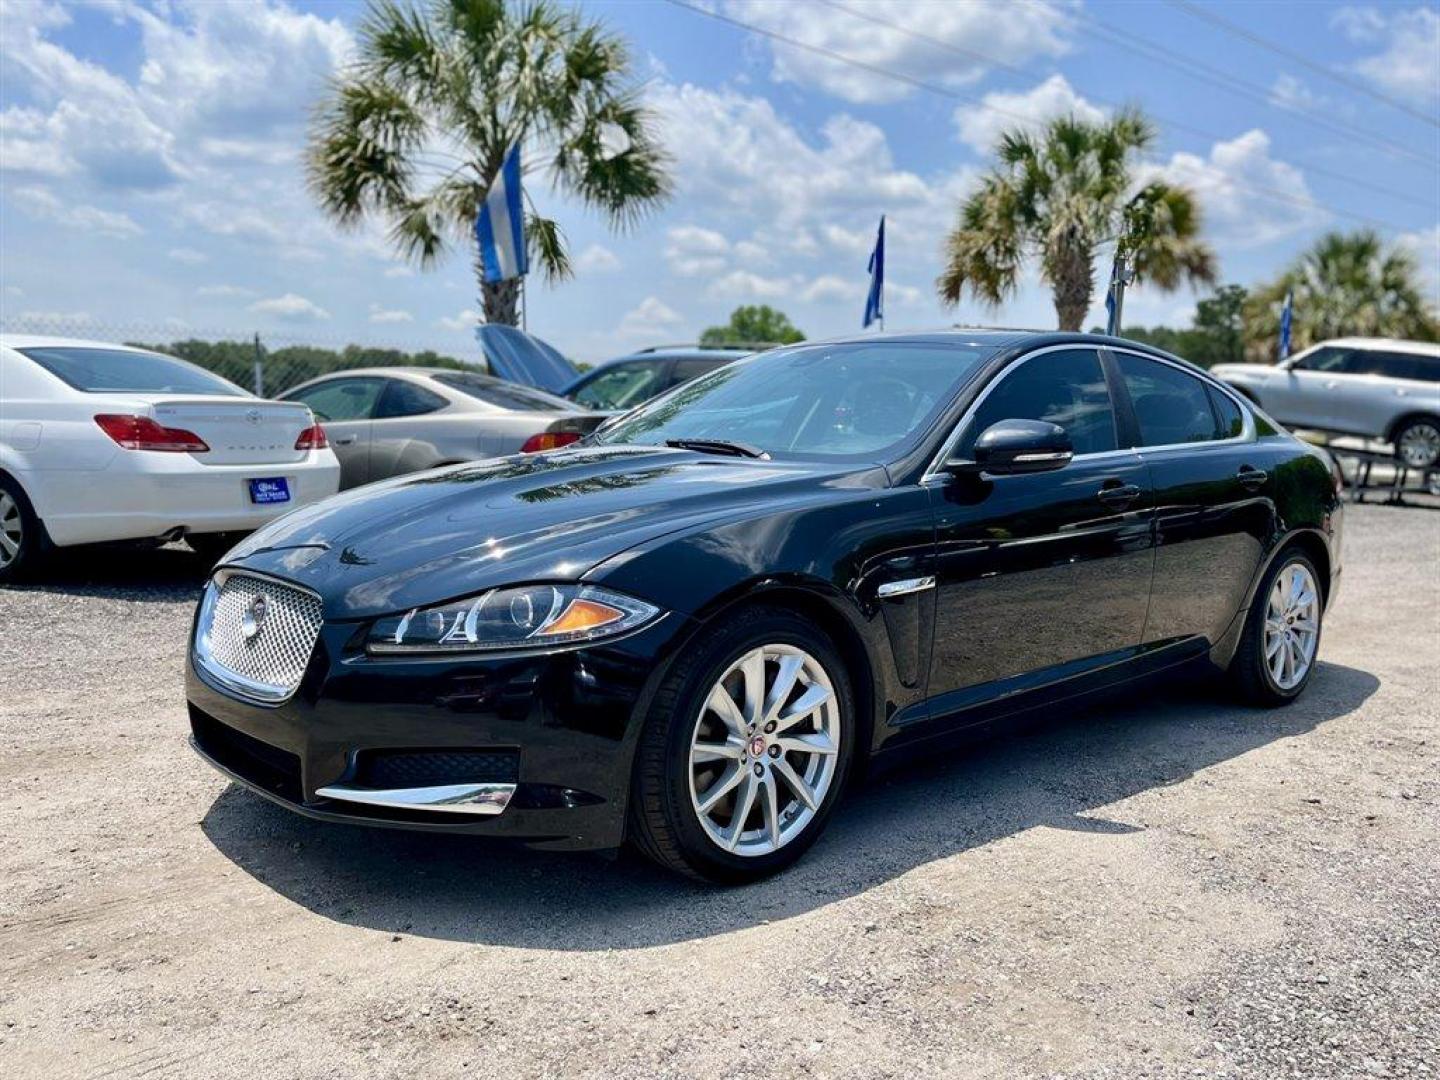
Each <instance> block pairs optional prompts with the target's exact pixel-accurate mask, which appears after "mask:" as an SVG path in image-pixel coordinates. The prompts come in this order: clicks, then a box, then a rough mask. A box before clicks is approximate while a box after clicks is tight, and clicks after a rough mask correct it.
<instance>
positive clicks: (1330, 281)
mask: <svg viewBox="0 0 1440 1080" xmlns="http://www.w3.org/2000/svg"><path fill="white" fill-rule="evenodd" d="M1291 291H1293V292H1294V296H1295V300H1294V305H1295V306H1294V313H1293V316H1292V319H1291V324H1290V345H1291V348H1292V349H1303V348H1306V347H1308V346H1310V345H1313V344H1314V343H1315V342H1317V341H1324V340H1326V339H1327V338H1335V337H1396V338H1410V339H1412V340H1415V341H1435V340H1437V339H1440V327H1437V313H1436V312H1435V311H1434V310H1433V309H1429V308H1427V305H1426V303H1425V298H1424V290H1423V289H1422V288H1421V285H1420V275H1419V267H1418V265H1417V263H1416V261H1415V258H1414V256H1413V255H1411V254H1410V252H1408V251H1406V250H1404V249H1403V248H1398V247H1390V248H1387V247H1386V246H1385V244H1384V243H1383V242H1382V241H1381V240H1380V237H1379V236H1378V235H1377V234H1376V233H1374V232H1371V231H1370V230H1368V229H1361V230H1357V231H1356V232H1352V233H1341V232H1332V233H1327V234H1326V235H1324V236H1322V237H1321V238H1320V239H1319V240H1317V241H1316V242H1315V245H1314V246H1313V247H1311V248H1310V250H1309V251H1307V252H1305V253H1304V254H1303V255H1301V256H1300V257H1299V258H1298V259H1296V260H1295V261H1294V262H1293V263H1291V264H1290V266H1289V267H1288V268H1287V269H1286V270H1285V272H1284V273H1282V274H1281V275H1280V276H1279V277H1277V278H1276V279H1275V280H1274V281H1272V282H1270V283H1268V284H1266V285H1263V286H1261V287H1260V288H1258V289H1256V290H1255V291H1254V292H1253V293H1252V294H1251V297H1250V300H1249V302H1248V303H1247V304H1246V305H1245V336H1246V338H1247V340H1248V341H1249V343H1250V346H1251V349H1252V352H1254V353H1256V354H1259V355H1261V356H1264V357H1267V358H1269V359H1274V358H1275V356H1276V355H1277V352H1278V348H1277V346H1278V343H1279V340H1280V311H1281V308H1282V307H1283V306H1284V303H1285V295H1286V294H1287V293H1290V292H1291Z"/></svg>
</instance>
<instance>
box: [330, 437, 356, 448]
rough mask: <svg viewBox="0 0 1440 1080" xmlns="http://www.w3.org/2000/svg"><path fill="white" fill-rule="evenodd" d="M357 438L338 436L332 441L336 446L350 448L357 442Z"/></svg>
mask: <svg viewBox="0 0 1440 1080" xmlns="http://www.w3.org/2000/svg"><path fill="white" fill-rule="evenodd" d="M355 438H356V437H355V436H354V435H337V436H335V437H334V438H332V439H331V440H330V441H331V442H332V443H334V444H335V445H336V446H349V445H350V444H351V443H353V442H354V441H355Z"/></svg>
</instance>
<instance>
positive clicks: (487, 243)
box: [475, 143, 530, 281]
mask: <svg viewBox="0 0 1440 1080" xmlns="http://www.w3.org/2000/svg"><path fill="white" fill-rule="evenodd" d="M475 239H476V240H478V241H479V242H480V262H481V264H482V265H483V266H484V269H485V280H486V281H505V280H507V279H509V278H514V277H524V276H525V274H526V273H527V272H528V271H529V269H530V256H529V254H528V253H527V252H526V250H525V207H524V203H523V202H522V199H521V192H520V144H519V143H516V144H515V145H514V146H512V147H511V148H510V152H509V153H507V154H506V155H505V161H504V163H503V164H502V165H501V166H500V172H499V174H498V175H497V176H496V177H495V180H494V182H493V183H492V184H491V185H490V193H489V194H488V195H486V196H485V205H483V206H482V207H480V216H479V218H477V219H476V221H475Z"/></svg>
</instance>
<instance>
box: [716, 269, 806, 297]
mask: <svg viewBox="0 0 1440 1080" xmlns="http://www.w3.org/2000/svg"><path fill="white" fill-rule="evenodd" d="M794 287H795V279H794V278H788V277H763V276H762V275H760V274H753V273H751V272H750V271H749V270H732V271H730V273H728V274H726V275H725V276H724V277H722V278H717V279H716V280H715V281H714V282H712V283H711V285H710V288H709V289H708V290H706V295H708V296H712V297H715V298H716V299H720V300H743V301H746V302H748V303H753V302H755V301H757V300H777V299H780V298H782V297H785V296H789V295H790V293H791V292H792V291H793V290H794Z"/></svg>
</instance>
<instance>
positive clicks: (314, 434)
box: [295, 424, 330, 450]
mask: <svg viewBox="0 0 1440 1080" xmlns="http://www.w3.org/2000/svg"><path fill="white" fill-rule="evenodd" d="M329 445H330V440H329V439H327V438H326V437H325V429H324V428H323V427H321V426H320V425H319V424H311V425H310V426H309V427H307V428H306V429H305V430H304V431H302V432H300V437H299V438H298V439H296V440H295V449H296V450H324V449H325V448H326V447H327V446H329Z"/></svg>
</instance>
